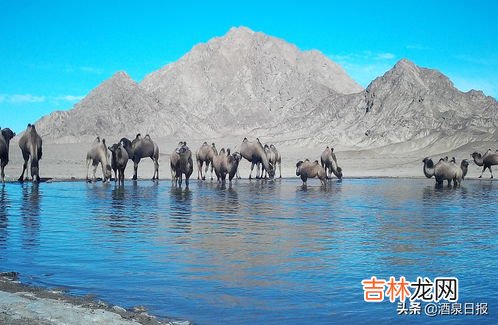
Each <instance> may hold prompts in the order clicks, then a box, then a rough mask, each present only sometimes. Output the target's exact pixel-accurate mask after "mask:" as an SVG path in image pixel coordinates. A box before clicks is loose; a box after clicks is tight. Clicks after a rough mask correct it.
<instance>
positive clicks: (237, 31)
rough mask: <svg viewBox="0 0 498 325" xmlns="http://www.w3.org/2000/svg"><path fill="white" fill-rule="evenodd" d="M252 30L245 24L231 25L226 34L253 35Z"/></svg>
mask: <svg viewBox="0 0 498 325" xmlns="http://www.w3.org/2000/svg"><path fill="white" fill-rule="evenodd" d="M254 33H255V32H254V31H253V30H251V29H250V28H248V27H245V26H239V27H232V28H230V30H229V31H228V33H227V36H240V35H254Z"/></svg>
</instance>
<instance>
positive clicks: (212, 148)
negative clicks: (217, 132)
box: [195, 142, 218, 180]
mask: <svg viewBox="0 0 498 325" xmlns="http://www.w3.org/2000/svg"><path fill="white" fill-rule="evenodd" d="M217 154H218V150H216V145H215V144H214V142H213V143H212V144H211V145H208V144H207V142H204V143H203V144H202V146H201V147H200V148H199V150H197V153H196V155H195V158H196V161H197V179H202V180H205V179H206V174H207V171H208V168H209V165H210V164H211V180H213V158H214V157H215V156H216V155H217ZM204 163H205V164H206V170H205V171H204V175H202V165H203V164H204ZM199 176H200V177H199Z"/></svg>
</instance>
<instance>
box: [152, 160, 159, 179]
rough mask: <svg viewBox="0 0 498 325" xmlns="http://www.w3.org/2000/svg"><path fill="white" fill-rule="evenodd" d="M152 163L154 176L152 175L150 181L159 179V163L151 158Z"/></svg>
mask: <svg viewBox="0 0 498 325" xmlns="http://www.w3.org/2000/svg"><path fill="white" fill-rule="evenodd" d="M151 159H152V161H153V162H154V175H152V180H155V179H159V161H158V160H157V159H155V158H151Z"/></svg>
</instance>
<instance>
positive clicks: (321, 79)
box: [37, 27, 498, 150]
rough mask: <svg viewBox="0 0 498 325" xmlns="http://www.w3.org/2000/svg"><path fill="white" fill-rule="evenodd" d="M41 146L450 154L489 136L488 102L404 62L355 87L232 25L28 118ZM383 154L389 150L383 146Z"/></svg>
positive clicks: (330, 68)
mask: <svg viewBox="0 0 498 325" xmlns="http://www.w3.org/2000/svg"><path fill="white" fill-rule="evenodd" d="M37 125H38V130H39V132H40V133H41V134H42V135H43V136H44V137H45V138H46V139H47V140H48V141H58V142H77V141H80V140H81V139H82V138H85V137H88V138H91V137H95V135H101V136H102V135H112V136H116V137H117V136H121V135H128V136H132V135H134V134H136V133H138V132H141V133H150V134H151V135H153V136H154V137H172V138H174V137H188V138H204V139H206V140H208V139H210V138H214V137H227V136H240V137H242V136H249V137H255V136H259V137H260V138H263V139H268V140H265V141H270V139H271V140H272V141H279V142H281V143H285V144H286V145H296V146H303V145H304V146H307V145H323V144H332V145H334V146H336V147H339V148H344V149H364V148H381V147H383V146H387V145H393V144H394V145H396V144H404V146H403V150H417V149H420V148H423V147H427V146H441V147H442V148H443V149H444V148H449V149H451V148H456V147H458V146H462V145H465V144H466V143H469V142H473V141H495V140H496V139H498V132H497V129H498V103H497V101H496V100H495V99H493V98H491V97H487V96H485V95H484V94H483V93H482V92H480V91H470V92H466V93H464V92H461V91H459V90H458V89H456V88H455V87H454V86H453V84H452V83H451V81H450V80H449V79H448V78H447V77H446V76H444V75H443V74H441V73H440V72H438V71H436V70H431V69H426V68H421V67H418V66H416V65H415V64H413V63H412V62H410V61H408V60H401V61H399V62H398V63H397V64H396V65H395V66H394V67H393V68H392V69H391V70H390V71H388V72H387V73H385V74H384V75H383V76H381V77H379V78H377V79H375V80H374V81H373V82H372V83H371V84H370V85H369V86H368V87H367V89H362V88H361V87H360V86H359V85H358V84H356V83H355V82H354V81H353V80H352V79H351V78H350V77H348V75H347V74H346V73H345V71H344V70H343V69H342V68H341V67H340V66H339V65H337V64H335V63H334V62H332V61H330V60H329V59H328V58H327V57H325V56H324V55H322V54H321V53H320V52H318V51H304V52H303V51H300V50H299V49H298V48H296V47H295V46H294V45H292V44H289V43H287V42H285V41H283V40H280V39H277V38H274V37H270V36H267V35H265V34H263V33H258V32H253V31H251V30H249V29H247V28H244V27H241V28H233V29H231V30H230V31H229V32H228V33H227V34H226V35H225V36H223V37H220V38H214V39H212V40H210V41H209V42H207V43H205V44H199V45H197V46H195V47H194V48H193V49H192V50H191V51H190V52H188V53H187V54H186V55H185V56H183V57H182V58H180V59H179V60H178V61H177V62H174V63H171V64H169V65H167V66H165V67H164V68H162V69H160V70H158V71H155V72H153V73H151V74H149V75H148V76H146V77H145V78H144V80H143V81H142V82H141V83H140V84H137V83H136V82H134V81H133V80H131V79H130V77H129V76H128V75H126V73H124V72H118V73H117V74H115V75H114V76H113V77H112V78H111V79H109V80H107V81H105V82H104V83H102V84H101V85H100V86H98V87H97V88H96V89H94V90H93V91H92V92H90V94H88V96H86V97H85V98H84V99H83V100H82V101H81V102H80V103H78V104H77V105H75V107H74V108H73V109H72V110H69V111H64V112H54V113H52V114H50V115H49V116H46V117H43V118H42V119H41V120H40V121H39V122H37ZM390 150H393V149H390Z"/></svg>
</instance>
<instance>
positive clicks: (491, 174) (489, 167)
mask: <svg viewBox="0 0 498 325" xmlns="http://www.w3.org/2000/svg"><path fill="white" fill-rule="evenodd" d="M488 169H489V172H490V173H491V178H493V171H492V170H491V166H489V167H488Z"/></svg>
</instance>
